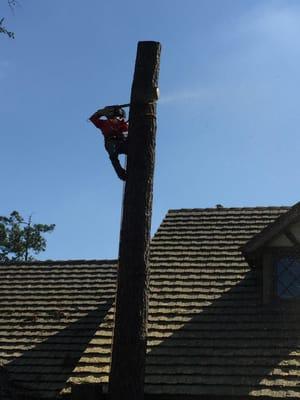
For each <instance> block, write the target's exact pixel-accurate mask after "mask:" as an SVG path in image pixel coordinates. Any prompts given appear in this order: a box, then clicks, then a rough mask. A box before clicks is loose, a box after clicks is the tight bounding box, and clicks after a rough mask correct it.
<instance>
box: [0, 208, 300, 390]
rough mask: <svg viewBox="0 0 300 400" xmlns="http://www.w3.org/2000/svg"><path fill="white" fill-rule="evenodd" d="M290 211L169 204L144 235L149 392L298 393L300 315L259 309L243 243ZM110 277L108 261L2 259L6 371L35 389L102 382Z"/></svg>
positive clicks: (0, 354)
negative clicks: (149, 235) (147, 246)
mask: <svg viewBox="0 0 300 400" xmlns="http://www.w3.org/2000/svg"><path fill="white" fill-rule="evenodd" d="M287 210H288V207H258V208H218V209H216V208H214V209H183V210H170V211H169V212H168V214H167V216H166V218H165V219H164V221H163V223H162V225H161V226H160V228H159V229H158V231H157V233H156V235H155V236H154V238H153V239H152V244H151V279H150V283H151V294H150V304H149V305H150V308H149V335H148V351H147V365H146V382H145V392H146V393H148V394H151V393H152V394H177V395H180V394H183V395H185V394H189V395H193V394H197V395H201V394H203V395H204V394H206V395H219V396H226V395H234V396H248V395H249V396H273V397H297V398H299V397H300V387H299V381H300V379H299V377H300V350H299V339H300V330H299V326H300V325H299V317H298V316H297V315H295V313H293V312H291V311H290V312H289V311H288V310H285V312H284V313H282V312H280V310H278V309H272V308H269V309H266V308H262V306H261V305H260V298H259V289H260V288H259V286H258V280H257V276H256V271H255V270H251V269H250V268H249V267H248V264H247V263H246V262H245V260H244V258H243V256H242V254H241V252H240V247H241V246H242V245H243V244H244V243H246V242H247V241H248V240H249V239H250V238H251V237H252V236H253V235H255V234H256V233H258V232H259V231H261V230H262V229H263V228H264V227H265V226H267V225H268V224H270V223H271V222H272V221H274V220H275V219H276V218H277V217H278V216H279V215H281V214H283V213H284V212H286V211H287ZM115 280H116V263H115V262H114V261H111V262H107V261H106V262H86V263H83V262H75V265H71V264H70V265H68V263H64V264H62V263H57V264H56V263H54V264H53V265H47V263H46V265H45V264H44V265H26V266H25V265H24V266H0V281H1V293H0V363H1V361H2V362H3V363H4V364H5V366H6V370H7V371H8V372H9V376H10V379H12V380H13V381H14V382H15V384H18V385H19V386H20V385H23V386H24V385H25V386H26V387H28V389H30V391H33V392H35V393H37V394H38V395H39V397H51V396H52V397H53V396H54V395H55V394H57V393H58V392H61V391H62V392H68V390H69V388H70V384H71V382H74V383H82V382H103V383H107V381H108V371H109V360H110V349H111V330H112V325H113V309H112V301H113V297H114V291H115ZM65 381H68V382H67V384H66V385H65Z"/></svg>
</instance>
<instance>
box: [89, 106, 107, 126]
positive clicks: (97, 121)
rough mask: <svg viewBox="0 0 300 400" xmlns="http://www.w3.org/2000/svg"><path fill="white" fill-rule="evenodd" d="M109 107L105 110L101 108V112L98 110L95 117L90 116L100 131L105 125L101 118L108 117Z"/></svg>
mask: <svg viewBox="0 0 300 400" xmlns="http://www.w3.org/2000/svg"><path fill="white" fill-rule="evenodd" d="M108 108H109V107H105V108H100V110H97V111H96V112H95V113H94V114H93V115H91V116H90V118H89V120H90V121H91V122H92V123H93V124H94V125H95V126H96V127H97V128H99V129H101V128H102V125H103V120H101V119H100V118H101V117H106V118H107V117H108V114H109V111H110V110H108Z"/></svg>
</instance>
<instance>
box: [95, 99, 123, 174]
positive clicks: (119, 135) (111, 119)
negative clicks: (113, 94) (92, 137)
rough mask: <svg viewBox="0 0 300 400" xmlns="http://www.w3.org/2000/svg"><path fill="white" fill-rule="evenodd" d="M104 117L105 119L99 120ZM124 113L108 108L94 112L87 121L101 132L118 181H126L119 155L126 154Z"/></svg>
mask: <svg viewBox="0 0 300 400" xmlns="http://www.w3.org/2000/svg"><path fill="white" fill-rule="evenodd" d="M102 117H105V118H106V119H101V118H102ZM125 117H126V114H125V111H124V110H123V109H122V108H121V107H118V106H109V107H105V108H102V109H100V110H98V111H96V112H95V113H94V114H93V115H92V116H91V117H90V118H89V119H90V121H91V122H92V123H93V124H94V125H95V126H96V127H97V128H99V129H100V130H101V132H102V133H103V136H104V145H105V149H106V151H107V152H108V154H109V158H110V160H111V162H112V165H113V167H114V169H115V171H116V173H117V175H118V177H119V178H120V179H122V180H123V181H125V180H126V171H125V169H124V168H123V167H122V166H121V163H120V160H119V158H118V157H119V154H127V148H128V143H127V134H126V133H125V132H128V122H126V121H125Z"/></svg>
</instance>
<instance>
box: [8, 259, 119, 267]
mask: <svg viewBox="0 0 300 400" xmlns="http://www.w3.org/2000/svg"><path fill="white" fill-rule="evenodd" d="M117 262H118V260H116V259H113V260H93V259H92V260H43V261H39V260H34V261H8V262H3V263H0V268H1V266H6V265H18V266H21V265H79V264H80V265H89V264H97V265H103V264H116V263H117Z"/></svg>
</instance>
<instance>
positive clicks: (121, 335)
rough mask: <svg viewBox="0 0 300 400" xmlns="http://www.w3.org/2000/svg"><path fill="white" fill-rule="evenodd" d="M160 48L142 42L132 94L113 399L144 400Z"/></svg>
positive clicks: (113, 360)
mask: <svg viewBox="0 0 300 400" xmlns="http://www.w3.org/2000/svg"><path fill="white" fill-rule="evenodd" d="M160 49H161V46H160V43H157V42H139V43H138V49H137V57H136V64H135V72H134V79H133V83H132V90H131V102H130V103H131V106H130V114H129V132H128V140H129V149H128V157H127V181H126V187H125V194H124V203H123V217H122V225H121V233H120V247H119V265H118V283H117V297H116V311H115V328H114V335H113V347H112V361H111V371H110V380H109V398H110V400H121V399H122V400H127V399H128V400H142V399H143V397H144V375H145V355H146V338H147V314H148V290H149V282H148V258H149V242H150V228H151V215H152V193H153V172H154V158H155V135H156V100H157V87H158V73H159V60H160Z"/></svg>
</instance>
